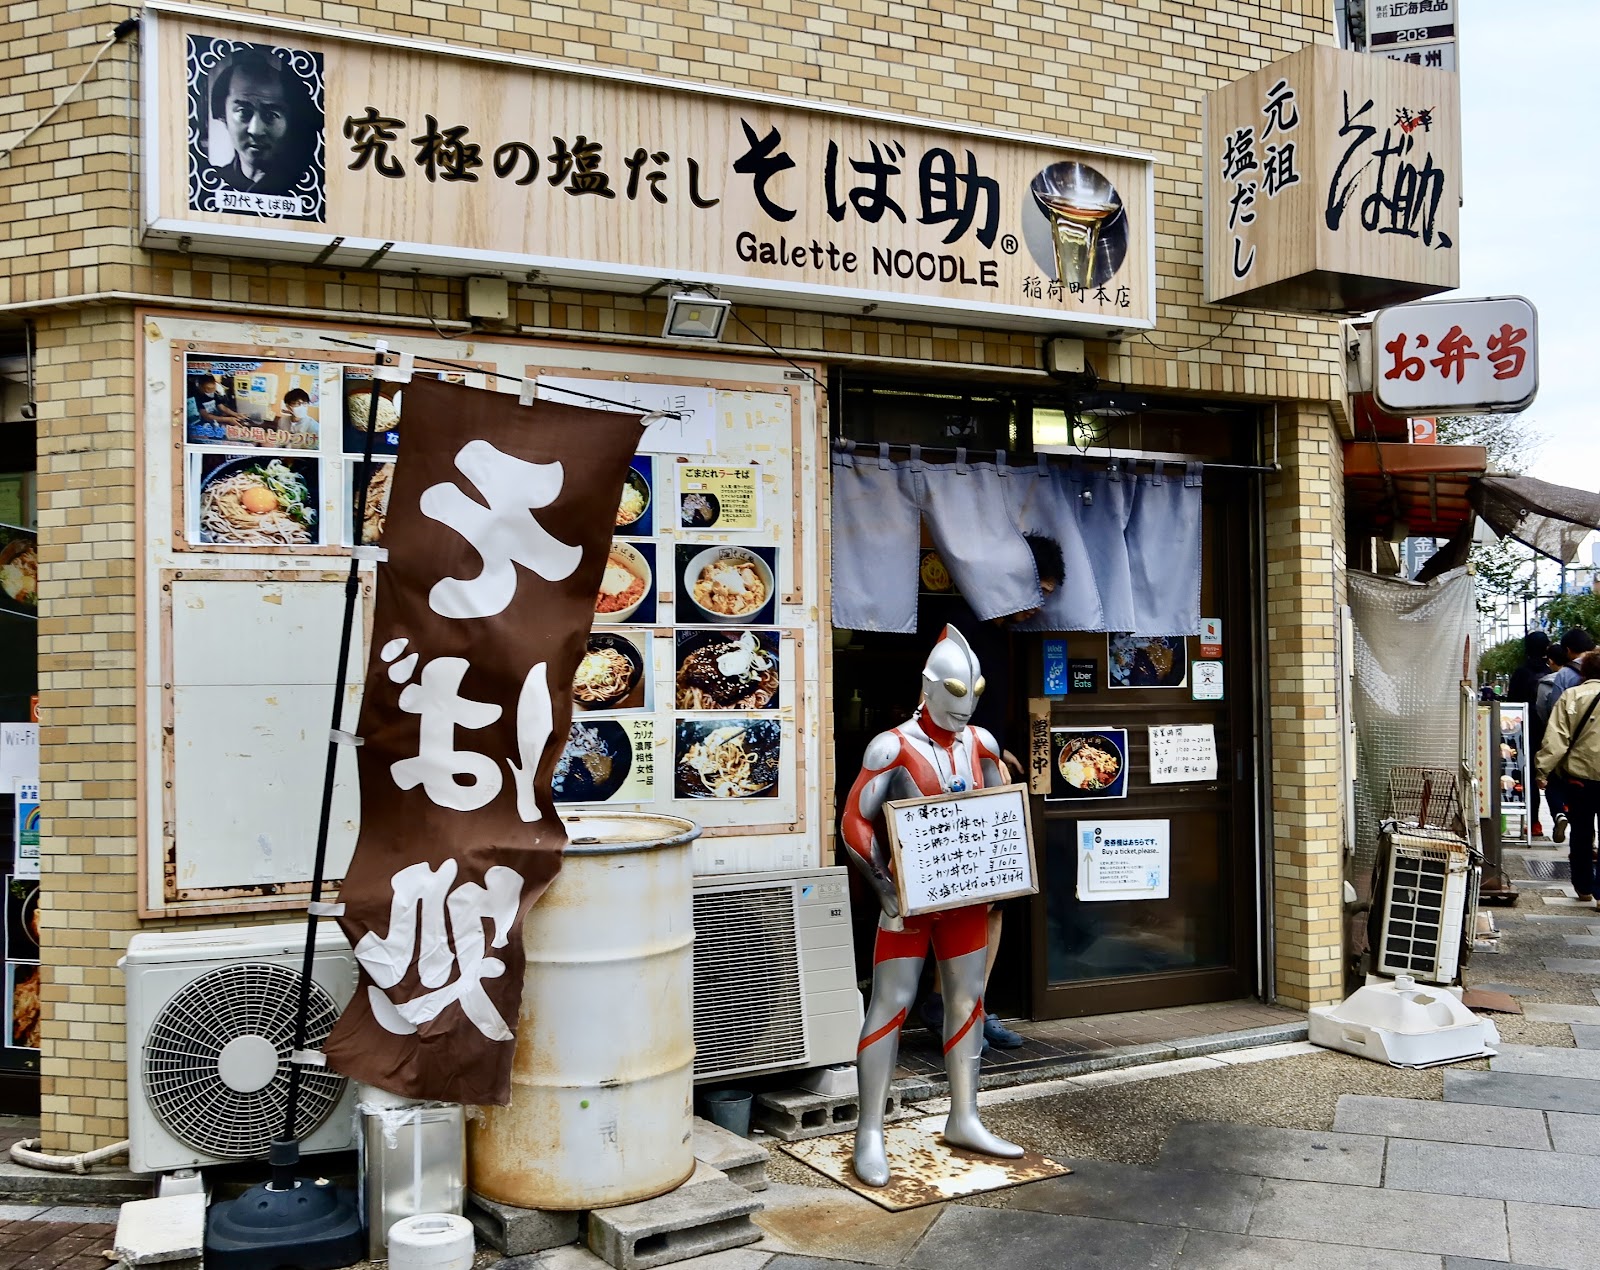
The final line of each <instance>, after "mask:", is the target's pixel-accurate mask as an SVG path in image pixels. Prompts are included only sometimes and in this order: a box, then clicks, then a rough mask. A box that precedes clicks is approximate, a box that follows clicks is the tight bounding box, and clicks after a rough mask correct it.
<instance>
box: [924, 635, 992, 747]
mask: <svg viewBox="0 0 1600 1270" xmlns="http://www.w3.org/2000/svg"><path fill="white" fill-rule="evenodd" d="M983 686H984V685H983V675H982V674H980V673H979V667H978V658H977V655H976V654H975V653H974V652H973V651H972V647H971V645H969V644H968V643H967V641H966V639H965V638H964V637H963V636H962V634H961V632H960V631H958V630H956V628H955V627H953V626H946V627H945V628H944V631H943V633H942V634H941V635H940V636H939V642H938V643H937V644H935V645H934V646H933V651H932V652H930V653H929V654H928V661H927V664H926V665H925V666H923V668H922V702H923V708H924V709H925V710H926V711H927V712H928V717H929V718H930V719H932V720H933V722H934V723H935V724H937V725H938V726H939V727H941V728H943V729H944V730H945V731H946V732H959V731H961V729H962V728H964V727H966V726H967V724H968V723H969V722H970V721H971V719H972V712H973V711H974V710H976V709H977V708H978V697H979V696H980V695H981V694H982V692H983Z"/></svg>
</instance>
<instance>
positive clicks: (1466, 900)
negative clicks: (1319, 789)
mask: <svg viewBox="0 0 1600 1270" xmlns="http://www.w3.org/2000/svg"><path fill="white" fill-rule="evenodd" d="M1379 845H1380V849H1381V850H1383V851H1384V852H1386V864H1385V870H1384V874H1385V876H1384V881H1383V895H1382V901H1383V918H1382V925H1381V927H1380V928H1379V938H1378V946H1377V948H1376V949H1375V950H1374V951H1375V953H1376V961H1377V969H1378V972H1379V973H1380V974H1386V975H1410V976H1411V977H1412V978H1414V979H1417V980H1419V981H1421V982H1424V983H1436V984H1451V983H1454V982H1455V979H1456V976H1457V973H1458V972H1459V970H1460V968H1461V949H1462V934H1463V932H1464V931H1466V930H1470V929H1471V927H1470V925H1469V923H1470V921H1471V919H1472V912H1471V910H1472V909H1474V908H1475V907H1476V899H1477V882H1478V872H1479V870H1478V868H1477V866H1475V865H1474V864H1473V863H1472V857H1471V854H1470V852H1469V851H1468V848H1467V843H1466V841H1465V840H1464V839H1462V838H1459V837H1457V836H1456V835H1454V834H1451V833H1447V832H1445V831H1442V830H1433V829H1417V828H1411V827H1408V826H1400V825H1395V824H1393V823H1390V824H1386V825H1385V826H1384V828H1383V833H1382V837H1381V838H1380V843H1379Z"/></svg>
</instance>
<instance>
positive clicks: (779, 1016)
mask: <svg viewBox="0 0 1600 1270" xmlns="http://www.w3.org/2000/svg"><path fill="white" fill-rule="evenodd" d="M694 930H695V942H694V1033H695V1064H694V1066H695V1074H696V1075H697V1076H709V1075H715V1074H719V1073H724V1072H737V1071H750V1070H753V1069H756V1068H762V1067H782V1066H785V1065H793V1064H795V1063H800V1062H803V1061H804V1060H805V1056H806V1037H805V1023H804V1006H803V1000H802V992H801V985H800V948H799V941H798V938H797V933H796V915H795V904H794V888H793V887H792V886H789V885H787V884H785V885H781V886H768V887H753V888H750V889H747V890H738V891H710V892H699V893H697V894H696V895H695V897H694Z"/></svg>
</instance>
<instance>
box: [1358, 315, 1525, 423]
mask: <svg viewBox="0 0 1600 1270" xmlns="http://www.w3.org/2000/svg"><path fill="white" fill-rule="evenodd" d="M1371 349H1372V358H1373V366H1372V380H1371V382H1372V395H1373V399H1374V400H1375V401H1376V402H1377V404H1378V408H1379V409H1380V410H1386V411H1388V412H1389V413H1390V414H1400V415H1404V414H1481V413H1486V412H1489V413H1492V412H1500V411H1503V412H1506V413H1515V412H1517V411H1519V410H1526V409H1527V408H1528V407H1529V406H1530V405H1532V404H1533V398H1534V395H1535V394H1536V393H1537V392H1538V391H1539V320H1538V314H1537V313H1536V312H1535V311H1534V307H1533V305H1532V304H1530V303H1529V302H1528V301H1527V300H1524V299H1523V298H1522V297H1521V296H1515V295H1509V296H1492V297H1489V298H1486V299H1482V300H1430V301H1428V302H1427V303H1426V304H1402V305H1398V306H1396V307H1394V308H1391V309H1383V310H1380V311H1379V312H1378V313H1376V314H1375V315H1374V316H1373V319H1372V340H1371ZM1419 422H1425V423H1430V424H1431V423H1432V422H1433V420H1431V419H1430V420H1418V419H1412V420H1411V425H1412V429H1411V439H1412V441H1413V442H1416V441H1417V440H1418V439H1419V438H1418V436H1417V428H1416V425H1417V424H1418V423H1419ZM1438 439H1439V438H1438V432H1437V431H1436V430H1434V429H1429V434H1428V435H1427V436H1426V438H1425V441H1427V442H1437V441H1438Z"/></svg>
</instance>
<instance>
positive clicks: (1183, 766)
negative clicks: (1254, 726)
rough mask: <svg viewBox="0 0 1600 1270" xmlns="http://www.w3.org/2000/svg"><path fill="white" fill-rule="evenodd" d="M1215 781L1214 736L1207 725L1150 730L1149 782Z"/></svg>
mask: <svg viewBox="0 0 1600 1270" xmlns="http://www.w3.org/2000/svg"><path fill="white" fill-rule="evenodd" d="M1216 779H1217V735H1216V729H1215V728H1214V727H1213V726H1212V725H1211V724H1209V723H1202V724H1196V725H1190V726H1178V727H1153V728H1151V729H1150V783H1151V784H1152V785H1181V784H1185V783H1186V782H1189V781H1214V780H1216Z"/></svg>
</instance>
